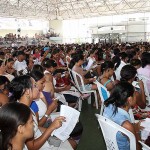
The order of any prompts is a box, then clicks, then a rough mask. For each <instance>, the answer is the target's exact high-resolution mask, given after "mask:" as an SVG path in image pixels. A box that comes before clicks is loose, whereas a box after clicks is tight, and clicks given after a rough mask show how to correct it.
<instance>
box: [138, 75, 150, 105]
mask: <svg viewBox="0 0 150 150" xmlns="http://www.w3.org/2000/svg"><path fill="white" fill-rule="evenodd" d="M138 78H139V79H140V80H142V81H143V83H144V91H145V95H146V100H147V101H148V105H150V93H149V91H148V86H147V81H149V82H150V79H149V78H147V77H146V76H143V75H140V74H138Z"/></svg>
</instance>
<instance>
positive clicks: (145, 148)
mask: <svg viewBox="0 0 150 150" xmlns="http://www.w3.org/2000/svg"><path fill="white" fill-rule="evenodd" d="M139 143H140V144H141V145H142V150H150V147H149V146H147V145H146V144H145V143H143V142H142V141H139Z"/></svg>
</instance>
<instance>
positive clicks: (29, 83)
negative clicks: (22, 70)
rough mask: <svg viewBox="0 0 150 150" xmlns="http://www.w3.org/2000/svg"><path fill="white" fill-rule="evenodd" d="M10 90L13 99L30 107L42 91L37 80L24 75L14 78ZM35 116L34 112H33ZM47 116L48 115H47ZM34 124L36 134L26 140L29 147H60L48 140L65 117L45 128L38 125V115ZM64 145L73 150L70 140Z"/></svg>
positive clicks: (43, 149) (37, 149)
mask: <svg viewBox="0 0 150 150" xmlns="http://www.w3.org/2000/svg"><path fill="white" fill-rule="evenodd" d="M10 91H11V92H12V97H11V100H19V102H20V103H23V104H25V105H27V106H28V107H30V105H31V102H32V100H33V99H37V97H38V96H39V94H40V91H39V89H38V87H37V84H36V82H35V81H34V79H33V78H31V77H30V76H27V75H24V76H19V77H16V78H15V79H13V81H12V82H11V84H10ZM33 116H34V114H33ZM45 117H46V116H45ZM34 118H35V119H34V125H35V129H36V131H35V136H34V137H33V138H32V139H30V140H28V141H26V146H27V148H28V149H29V150H30V149H35V150H55V149H58V148H56V147H52V146H51V145H50V144H49V143H48V142H47V140H48V138H49V137H50V135H51V133H52V132H53V131H54V130H55V129H57V128H59V127H61V126H62V123H63V121H65V118H64V117H58V118H56V119H55V120H54V121H53V122H52V124H51V125H50V126H49V127H48V128H43V127H39V126H38V122H37V121H36V117H34ZM63 145H64V146H66V145H67V150H72V147H71V145H70V144H69V142H68V141H65V142H64V143H62V144H61V145H60V147H59V148H60V149H61V150H63V148H62V147H63Z"/></svg>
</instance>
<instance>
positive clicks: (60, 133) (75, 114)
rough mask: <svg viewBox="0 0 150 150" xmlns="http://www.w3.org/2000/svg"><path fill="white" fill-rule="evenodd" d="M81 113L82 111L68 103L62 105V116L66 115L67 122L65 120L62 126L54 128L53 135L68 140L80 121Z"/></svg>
mask: <svg viewBox="0 0 150 150" xmlns="http://www.w3.org/2000/svg"><path fill="white" fill-rule="evenodd" d="M79 115H80V112H79V111H77V110H76V109H74V108H71V107H69V106H66V105H61V109H60V116H64V117H65V118H66V122H63V123H62V126H61V127H60V128H58V129H56V130H54V131H53V133H52V136H53V135H54V136H56V137H57V138H59V139H60V140H62V141H63V142H64V141H66V140H67V139H68V138H69V135H70V133H71V132H72V130H73V129H74V127H75V125H76V123H77V122H78V119H79Z"/></svg>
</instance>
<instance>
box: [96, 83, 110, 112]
mask: <svg viewBox="0 0 150 150" xmlns="http://www.w3.org/2000/svg"><path fill="white" fill-rule="evenodd" d="M94 83H95V84H96V85H97V89H98V93H99V95H100V98H101V109H100V115H102V114H103V111H104V101H105V100H106V99H107V98H108V97H109V96H110V93H109V91H108V90H107V88H106V87H104V86H103V85H102V84H101V83H99V82H98V81H96V82H94Z"/></svg>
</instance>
